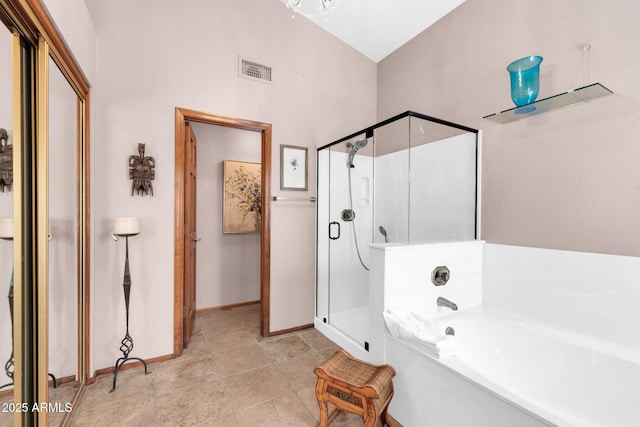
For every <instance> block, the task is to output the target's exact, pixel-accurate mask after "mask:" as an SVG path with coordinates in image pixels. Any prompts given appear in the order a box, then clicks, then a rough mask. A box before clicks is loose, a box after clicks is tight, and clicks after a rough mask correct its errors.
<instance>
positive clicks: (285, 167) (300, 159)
mask: <svg viewBox="0 0 640 427" xmlns="http://www.w3.org/2000/svg"><path fill="white" fill-rule="evenodd" d="M307 160H308V148H307V147H296V146H293V145H280V190H301V191H307V188H308V166H307V163H308V162H307Z"/></svg>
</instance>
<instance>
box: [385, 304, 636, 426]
mask: <svg viewBox="0 0 640 427" xmlns="http://www.w3.org/2000/svg"><path fill="white" fill-rule="evenodd" d="M433 323H435V324H436V326H437V327H438V328H439V329H441V330H442V332H443V333H444V330H445V328H446V327H448V326H450V327H452V328H454V330H455V339H456V341H457V347H456V351H455V355H454V356H448V357H445V358H442V359H440V360H436V359H434V358H432V357H430V356H428V355H426V354H420V350H419V349H418V348H417V347H415V346H412V345H411V344H410V343H408V342H404V341H402V340H398V339H395V338H393V337H391V336H388V337H387V340H386V344H385V345H386V347H387V348H386V356H387V362H388V363H390V364H392V365H396V366H397V367H396V370H398V371H399V372H400V374H399V375H398V379H397V381H396V380H394V382H396V393H397V394H398V395H399V396H400V399H404V402H399V403H398V406H396V407H395V408H394V406H393V404H392V406H391V407H390V410H389V412H390V413H391V414H392V415H393V416H394V417H397V418H399V419H398V421H400V422H403V419H402V418H403V417H405V420H404V424H405V427H412V426H431V425H433V426H436V425H437V426H439V427H440V426H442V427H445V426H462V425H474V426H483V425H487V426H489V425H492V426H497V425H504V426H509V425H511V426H521V425H542V426H544V425H550V426H555V425H557V426H576V427H591V426H611V427H624V426H638V425H640V352H639V351H638V349H632V348H625V347H622V346H619V345H618V346H615V345H612V344H611V343H608V342H605V341H603V340H598V339H595V338H593V337H590V336H587V335H580V334H577V333H573V332H570V331H566V330H559V329H556V328H552V327H550V326H549V325H546V324H542V323H539V322H534V321H530V320H528V319H525V318H522V317H518V316H516V315H513V314H511V313H509V312H505V311H502V310H499V309H497V308H494V307H488V306H481V307H476V308H472V309H468V310H464V311H460V312H455V313H452V314H450V315H446V316H443V317H440V318H437V319H435V320H433ZM403 347H404V348H403ZM420 358H422V359H423V362H420ZM403 366H404V367H405V369H406V371H405V372H407V371H409V370H410V372H409V373H407V374H405V372H403ZM438 366H439V368H438ZM417 371H420V372H419V373H418V372H417ZM421 376H423V378H421ZM456 376H457V377H458V378H457V379H456V378H454V377H456ZM460 379H462V381H460ZM425 387H427V388H429V387H433V388H434V389H433V390H430V391H426V392H425V391H424V390H425ZM420 393H422V394H423V395H424V396H425V399H424V400H419V398H418V400H416V398H415V396H416V395H417V396H419V395H420ZM412 399H413V402H412V401H411V400H412ZM447 399H449V400H447ZM430 400H433V402H431V401H430ZM392 403H393V402H392ZM500 403H502V406H503V407H501V406H500ZM430 404H431V405H432V406H431V409H430V410H426V411H425V410H421V411H420V413H415V414H413V415H411V414H409V413H408V412H410V411H411V410H412V409H411V408H412V407H414V406H416V405H419V406H421V407H422V408H424V407H430ZM474 408H475V409H474ZM514 409H515V410H516V411H519V412H520V414H517V413H516V412H514ZM459 411H468V415H467V416H466V418H465V416H463V415H460V414H459ZM469 422H472V424H468V423H469Z"/></svg>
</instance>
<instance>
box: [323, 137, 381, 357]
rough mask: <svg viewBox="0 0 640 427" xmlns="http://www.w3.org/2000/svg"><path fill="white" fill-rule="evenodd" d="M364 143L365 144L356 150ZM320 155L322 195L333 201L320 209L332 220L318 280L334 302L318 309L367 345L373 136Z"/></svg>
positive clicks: (328, 229)
mask: <svg viewBox="0 0 640 427" xmlns="http://www.w3.org/2000/svg"><path fill="white" fill-rule="evenodd" d="M358 141H360V145H361V148H359V149H358V150H357V154H356V153H355V152H353V154H351V153H352V149H351V148H352V147H353V144H355V143H356V142H358ZM364 141H367V142H366V145H364V144H365V142H364ZM349 145H351V147H349ZM350 154H351V155H350ZM318 158H319V165H321V166H320V168H319V172H318V173H319V176H318V179H319V183H320V182H321V181H322V183H321V184H320V185H319V189H318V191H319V193H318V195H319V198H321V199H324V200H328V203H323V205H322V212H321V211H320V210H319V212H318V220H319V221H323V222H324V224H327V229H326V230H327V235H326V238H321V236H319V242H318V243H319V248H321V249H320V250H322V251H324V250H326V254H325V255H324V259H325V261H326V264H327V265H326V267H324V266H323V267H321V266H320V265H319V269H318V279H319V282H320V280H324V281H325V282H326V284H327V292H328V295H326V296H325V297H326V298H327V300H328V306H326V307H320V306H318V309H319V310H321V309H324V310H325V311H326V313H327V323H329V324H330V325H331V326H332V327H334V328H336V329H337V330H338V331H340V332H341V333H343V334H345V335H347V336H348V337H349V338H351V339H353V340H354V341H356V342H358V343H359V344H360V345H361V346H363V347H364V346H365V342H366V341H367V339H368V335H369V274H368V268H369V245H370V244H371V243H372V232H371V230H372V224H373V222H372V217H373V138H369V140H367V139H365V137H364V135H361V136H359V137H356V138H354V139H353V140H351V141H348V142H346V143H341V144H336V145H334V146H332V147H331V148H328V149H326V150H323V151H321V152H320V153H319V154H318ZM351 165H352V166H353V167H351ZM323 241H324V244H323ZM319 256H321V257H322V256H323V255H322V254H319ZM321 269H322V270H323V271H322V272H321V271H320V270H321ZM318 300H319V301H320V300H321V297H320V295H319V298H318Z"/></svg>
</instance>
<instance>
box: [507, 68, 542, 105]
mask: <svg viewBox="0 0 640 427" xmlns="http://www.w3.org/2000/svg"><path fill="white" fill-rule="evenodd" d="M541 62H542V57H541V56H526V57H524V58H520V59H518V60H517V61H513V62H512V63H511V64H509V66H508V67H507V71H509V76H510V77H511V99H512V100H513V102H514V103H515V104H516V107H520V106H521V105H527V104H530V103H532V102H533V101H535V100H536V98H537V97H538V89H539V87H540V63H541Z"/></svg>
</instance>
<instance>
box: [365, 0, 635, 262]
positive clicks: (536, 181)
mask: <svg viewBox="0 0 640 427" xmlns="http://www.w3.org/2000/svg"><path fill="white" fill-rule="evenodd" d="M638 16H640V4H639V3H638V2H636V1H634V0H617V1H615V2H608V3H603V2H601V1H598V0H565V1H561V2H559V1H555V0H540V1H536V2H531V1H525V0H467V1H466V2H465V3H463V4H462V5H461V6H459V7H458V8H457V9H455V10H454V11H452V12H451V13H450V14H449V15H447V16H446V17H444V18H443V19H442V20H441V21H439V22H437V23H436V24H435V25H434V26H432V27H431V28H429V29H427V30H426V31H424V32H423V33H422V34H420V35H419V36H417V37H416V38H415V39H413V40H412V41H411V42H409V43H407V44H406V45H405V46H403V47H402V48H400V49H399V50H397V51H396V52H394V53H393V54H391V55H390V56H388V57H387V58H385V59H384V60H383V61H381V62H380V63H379V66H378V76H379V77H378V104H377V105H378V119H384V118H387V117H389V116H391V115H393V114H396V113H398V112H401V111H404V110H407V109H411V110H416V111H419V112H422V113H425V114H429V115H433V116H436V117H440V118H443V119H447V120H451V121H454V122H458V123H461V124H464V125H467V126H470V127H475V128H478V129H482V130H483V156H482V163H483V164H482V237H483V238H484V239H486V240H487V241H490V242H495V243H508V244H515V245H525V246H536V247H544V248H560V249H569V250H578V251H591V252H603V253H612V254H625V255H635V256H637V255H640V215H638V213H639V212H640V190H639V188H640V167H638V165H640V145H639V144H638V134H639V133H640V83H639V82H640V80H639V79H638V76H639V75H640V60H639V58H640V43H638V38H639V36H640V33H639V31H638V29H637V28H638V26H637V18H638ZM586 43H592V45H593V49H592V51H591V52H590V53H589V56H588V58H587V60H586V61H584V62H583V63H582V65H580V64H581V58H582V55H583V51H582V46H583V45H584V44H586ZM534 54H535V55H541V56H543V57H544V61H543V62H542V66H541V88H540V96H541V97H546V96H550V95H554V94H557V93H559V92H563V91H566V90H568V89H570V88H571V87H580V86H582V85H584V84H587V83H592V82H600V83H602V84H604V85H605V86H607V87H608V88H610V89H611V90H613V91H614V92H615V95H613V96H609V97H606V98H602V99H597V100H594V101H592V102H589V103H587V104H581V105H577V106H572V107H568V108H566V109H562V110H557V111H553V112H548V113H545V114H541V115H539V116H535V117H531V118H529V119H526V120H522V121H519V122H515V123H511V124H505V125H501V124H496V123H493V122H490V121H487V120H483V119H482V116H485V115H487V114H490V113H494V112H497V111H500V110H503V109H507V108H511V106H512V105H513V104H512V102H511V99H510V96H509V78H508V73H507V71H506V70H505V68H506V66H507V65H508V64H509V63H510V62H511V61H513V60H515V59H517V58H520V57H523V56H527V55H534Z"/></svg>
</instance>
